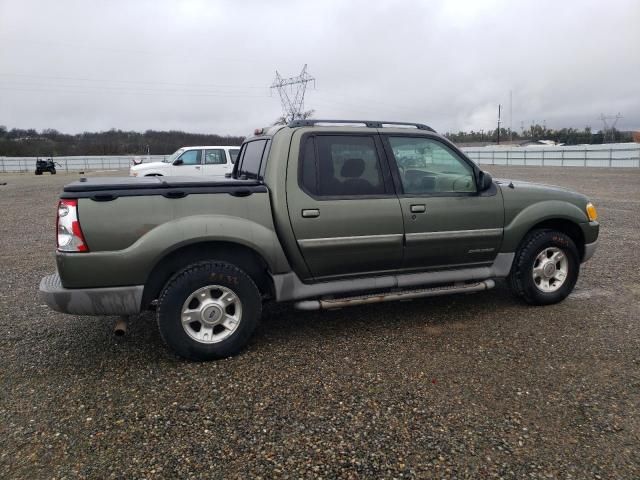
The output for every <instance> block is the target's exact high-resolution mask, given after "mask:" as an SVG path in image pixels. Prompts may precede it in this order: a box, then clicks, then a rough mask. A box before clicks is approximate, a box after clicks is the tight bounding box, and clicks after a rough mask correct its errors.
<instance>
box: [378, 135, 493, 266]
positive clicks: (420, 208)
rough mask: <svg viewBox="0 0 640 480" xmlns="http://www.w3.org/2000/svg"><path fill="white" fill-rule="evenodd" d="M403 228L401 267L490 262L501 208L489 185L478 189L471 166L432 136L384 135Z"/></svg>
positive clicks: (465, 264)
mask: <svg viewBox="0 0 640 480" xmlns="http://www.w3.org/2000/svg"><path fill="white" fill-rule="evenodd" d="M383 142H384V145H385V148H386V151H387V154H388V157H389V158H390V162H391V168H392V172H393V175H394V177H395V180H396V187H397V188H398V191H399V192H401V193H399V198H400V205H401V208H402V215H403V217H404V227H405V251H404V259H403V268H404V269H408V270H411V269H431V268H436V269H437V268H444V267H447V268H448V267H463V266H473V265H480V264H486V263H489V262H492V261H493V260H494V259H495V257H496V255H497V253H498V249H499V247H500V243H501V241H502V233H503V223H504V212H503V202H502V195H501V194H500V192H498V191H497V188H496V187H495V186H493V187H492V188H491V189H489V190H487V191H486V192H481V193H478V191H477V187H476V182H475V176H474V167H473V166H472V164H471V163H470V162H469V161H468V160H467V159H465V158H463V156H462V155H460V154H459V153H458V152H456V151H455V150H454V149H453V148H451V147H450V146H449V145H447V144H446V143H445V142H442V141H441V140H440V139H438V138H437V137H429V136H410V135H391V134H390V135H384V136H383Z"/></svg>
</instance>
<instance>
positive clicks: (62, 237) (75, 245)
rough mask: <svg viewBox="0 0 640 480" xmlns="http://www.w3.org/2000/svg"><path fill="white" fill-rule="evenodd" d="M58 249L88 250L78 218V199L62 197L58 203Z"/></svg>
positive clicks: (70, 250)
mask: <svg viewBox="0 0 640 480" xmlns="http://www.w3.org/2000/svg"><path fill="white" fill-rule="evenodd" d="M58 250H60V251H61V252H88V251H89V248H88V247H87V243H86V242H85V241H84V235H82V230H81V229H80V222H79V220H78V200H75V199H74V200H67V199H62V200H60V203H58Z"/></svg>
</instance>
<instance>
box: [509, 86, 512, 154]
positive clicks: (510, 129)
mask: <svg viewBox="0 0 640 480" xmlns="http://www.w3.org/2000/svg"><path fill="white" fill-rule="evenodd" d="M509 142H513V90H509Z"/></svg>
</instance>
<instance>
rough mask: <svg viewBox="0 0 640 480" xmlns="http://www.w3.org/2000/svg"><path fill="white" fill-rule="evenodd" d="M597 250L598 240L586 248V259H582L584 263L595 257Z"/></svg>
mask: <svg viewBox="0 0 640 480" xmlns="http://www.w3.org/2000/svg"><path fill="white" fill-rule="evenodd" d="M596 248H598V240H596V241H595V242H593V243H587V244H586V245H585V246H584V257H582V263H584V262H586V261H587V260H589V259H590V258H591V257H593V254H594V253H596Z"/></svg>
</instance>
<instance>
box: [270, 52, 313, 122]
mask: <svg viewBox="0 0 640 480" xmlns="http://www.w3.org/2000/svg"><path fill="white" fill-rule="evenodd" d="M309 82H313V86H314V87H315V85H316V79H315V78H314V77H312V76H311V75H309V74H308V73H307V65H306V64H305V66H304V67H303V68H302V71H301V72H300V75H297V76H295V77H289V78H284V77H282V76H281V75H280V73H278V71H277V70H276V78H275V80H274V81H273V83H272V84H271V90H273V89H276V90H277V91H278V95H279V96H280V103H281V104H282V119H283V120H284V122H285V123H289V122H292V121H293V120H298V119H301V118H304V115H305V113H307V112H305V111H304V94H305V92H306V90H307V84H308V83H309Z"/></svg>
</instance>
